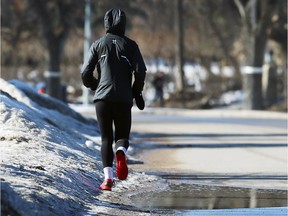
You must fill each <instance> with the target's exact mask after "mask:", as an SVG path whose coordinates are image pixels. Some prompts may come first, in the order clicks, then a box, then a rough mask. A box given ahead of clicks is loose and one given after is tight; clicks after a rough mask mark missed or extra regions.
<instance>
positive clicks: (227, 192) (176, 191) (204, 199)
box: [131, 184, 287, 210]
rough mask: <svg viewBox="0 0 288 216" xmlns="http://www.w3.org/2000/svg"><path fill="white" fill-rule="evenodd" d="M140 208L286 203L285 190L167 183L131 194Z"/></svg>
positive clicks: (248, 205) (228, 207) (248, 206)
mask: <svg viewBox="0 0 288 216" xmlns="http://www.w3.org/2000/svg"><path fill="white" fill-rule="evenodd" d="M131 200H133V202H134V204H135V205H136V206H137V207H139V208H143V209H150V210H153V209H155V210H156V209H171V210H172V209H173V210H195V209H232V208H263V207H285V206H287V190H267V189H255V188H253V189H250V188H237V187H223V186H222V187H220V186H208V185H193V184H192V185H191V184H189V185H187V184H181V185H170V186H169V188H168V189H167V190H165V191H161V192H154V193H151V192H149V193H148V192H147V193H141V194H137V195H135V196H133V197H131Z"/></svg>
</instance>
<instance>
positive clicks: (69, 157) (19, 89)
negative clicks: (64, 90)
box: [0, 79, 102, 215]
mask: <svg viewBox="0 0 288 216" xmlns="http://www.w3.org/2000/svg"><path fill="white" fill-rule="evenodd" d="M0 88H1V102H0V113H1V115H0V122H1V128H0V140H1V142H0V146H1V169H0V171H1V202H2V203H1V208H2V209H1V213H3V215H5V214H7V213H10V214H12V215H19V214H20V215H75V214H78V213H79V212H80V211H85V203H87V201H89V200H90V201H91V202H92V201H93V198H95V196H96V195H97V191H98V189H97V185H99V184H100V182H101V179H102V176H101V175H102V165H101V163H100V161H101V157H100V153H99V144H97V143H95V141H96V140H99V132H98V125H97V122H96V121H95V120H92V119H85V118H84V117H82V116H81V115H80V114H78V113H76V112H75V111H73V110H72V109H70V108H69V107H68V106H67V105H66V104H64V103H62V102H59V101H57V100H55V99H53V98H50V97H48V96H45V95H39V94H38V93H37V92H36V91H35V90H34V89H33V88H31V87H29V86H28V85H27V84H25V83H22V82H20V81H17V80H13V81H11V82H10V83H9V82H6V81H4V80H3V79H0ZM87 140H92V141H94V142H93V143H94V145H93V146H90V148H92V149H90V148H88V147H87V146H86V145H85V142H86V141H87ZM90 143H91V142H90Z"/></svg>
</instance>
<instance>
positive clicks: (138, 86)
mask: <svg viewBox="0 0 288 216" xmlns="http://www.w3.org/2000/svg"><path fill="white" fill-rule="evenodd" d="M132 70H133V71H134V78H135V81H134V83H133V92H134V93H141V91H142V90H143V87H144V81H145V77H146V71H147V69H146V66H145V63H144V60H143V57H142V55H141V53H140V50H139V47H138V45H137V44H136V47H135V52H134V55H133V57H132Z"/></svg>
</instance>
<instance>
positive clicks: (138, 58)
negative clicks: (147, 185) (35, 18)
mask: <svg viewBox="0 0 288 216" xmlns="http://www.w3.org/2000/svg"><path fill="white" fill-rule="evenodd" d="M104 26H105V29H106V34H105V36H103V37H101V38H100V39H98V40H97V41H95V42H94V43H93V44H92V46H91V47H90V50H89V54H88V58H87V59H86V61H85V62H84V64H83V66H82V68H81V78H82V81H83V84H84V85H85V86H86V87H87V88H90V89H91V90H93V91H95V90H96V92H95V95H94V98H93V101H94V103H95V107H96V115H97V120H98V123H99V128H100V133H101V139H102V146H101V155H102V163H103V171H104V176H105V179H104V182H103V183H102V184H101V185H100V187H99V188H100V189H102V190H111V188H112V186H113V178H114V176H113V160H114V151H113V147H112V146H113V143H114V142H115V151H116V166H117V167H116V175H117V177H118V179H120V180H125V179H126V178H127V176H128V166H127V163H126V151H127V150H128V148H129V136H130V130H131V108H132V105H133V98H134V99H135V102H136V105H137V107H138V108H139V109H140V110H143V109H144V107H145V103H144V100H143V98H142V90H143V87H144V80H145V76H146V66H145V63H144V61H143V58H142V55H141V53H140V50H139V48H138V45H137V44H136V42H134V41H133V40H131V39H129V38H128V37H126V36H125V26H126V15H125V13H124V11H122V10H120V9H110V10H108V11H107V12H106V14H105V16H104ZM95 68H97V76H96V77H94V74H93V71H94V70H95ZM133 76H134V83H133V85H132V77H133ZM113 126H114V128H115V131H113Z"/></svg>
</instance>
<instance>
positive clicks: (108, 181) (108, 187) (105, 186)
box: [99, 179, 114, 191]
mask: <svg viewBox="0 0 288 216" xmlns="http://www.w3.org/2000/svg"><path fill="white" fill-rule="evenodd" d="M113 184H114V182H113V180H112V179H105V180H104V181H103V183H102V184H101V185H100V187H99V189H100V190H108V191H111V188H112V186H113Z"/></svg>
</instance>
